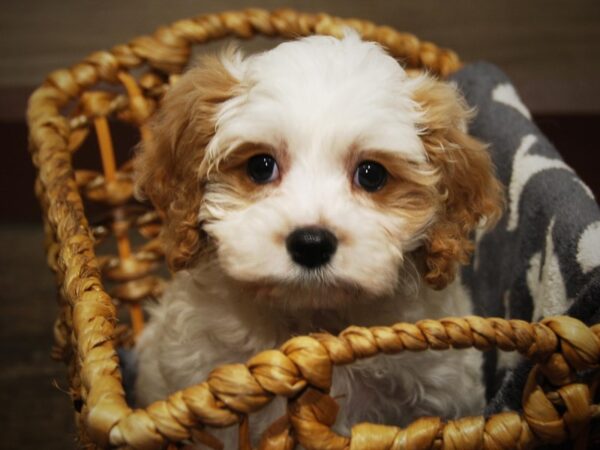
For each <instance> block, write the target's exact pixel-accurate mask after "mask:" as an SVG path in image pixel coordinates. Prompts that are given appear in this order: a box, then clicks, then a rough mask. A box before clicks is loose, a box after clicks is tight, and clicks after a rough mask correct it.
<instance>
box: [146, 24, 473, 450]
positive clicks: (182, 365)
mask: <svg viewBox="0 0 600 450" xmlns="http://www.w3.org/2000/svg"><path fill="white" fill-rule="evenodd" d="M224 62H225V67H227V68H228V70H229V71H230V72H231V73H232V75H233V76H234V77H235V78H236V79H237V80H239V82H240V84H239V87H238V91H239V92H238V93H237V95H236V96H235V97H233V98H232V99H231V100H229V101H227V102H226V103H225V104H224V105H223V106H222V107H221V109H220V110H219V113H218V116H217V131H216V135H215V136H214V138H213V139H212V141H211V142H210V144H209V146H208V149H207V158H206V162H205V164H208V166H209V167H211V170H213V169H214V170H215V171H217V172H218V166H219V162H220V161H222V160H223V159H224V158H225V157H226V156H227V154H229V153H230V152H231V151H234V149H235V148H236V147H237V146H238V145H240V144H241V143H244V142H260V143H264V144H270V145H272V146H273V147H283V148H284V151H285V152H286V154H287V155H288V161H287V162H286V163H285V164H283V162H282V167H280V170H281V182H280V183H279V184H278V185H277V186H275V187H274V188H272V189H271V191H269V193H268V194H267V195H264V196H261V197H260V199H258V200H256V201H254V202H253V203H251V204H247V203H246V202H245V201H244V199H238V198H235V196H232V194H231V192H229V191H228V189H227V187H226V186H225V187H224V186H223V185H221V184H219V183H211V182H210V178H209V182H208V184H207V186H206V192H205V197H204V201H203V204H202V206H201V209H200V211H199V216H198V217H199V221H200V222H201V223H202V226H203V229H204V231H205V232H206V233H207V234H208V235H209V236H210V237H211V238H212V239H213V240H214V242H216V243H217V255H218V257H217V258H215V259H214V260H206V259H202V258H201V259H200V262H199V264H198V266H197V267H195V268H193V269H192V270H189V271H185V272H180V273H178V274H176V275H175V277H174V280H173V282H172V283H171V284H170V286H169V288H168V290H167V292H166V293H165V294H164V296H163V297H162V299H161V300H160V302H159V303H158V304H157V305H156V306H155V307H154V308H153V309H152V310H151V320H150V323H149V324H148V326H147V327H146V329H145V330H144V332H143V334H142V336H141V338H140V340H139V342H138V345H137V351H138V359H139V376H138V381H137V398H138V400H139V402H140V404H141V405H146V404H148V403H150V402H152V401H155V400H159V399H163V398H165V397H166V396H167V395H168V394H169V393H172V392H174V391H176V390H179V389H183V388H185V387H187V386H190V385H192V384H194V383H198V382H201V381H203V380H205V379H206V378H207V376H208V374H209V372H210V370H212V369H213V368H214V367H216V366H218V365H220V364H225V363H233V362H244V361H246V360H247V359H248V358H250V357H251V356H253V355H254V354H256V353H258V352H260V351H262V350H265V349H269V348H274V347H277V346H279V345H281V344H282V343H283V342H285V341H286V340H287V339H289V338H290V337H292V336H294V335H298V334H306V333H310V332H313V331H321V330H327V331H330V332H332V333H337V332H339V331H341V330H342V329H343V328H345V327H347V326H349V325H352V324H354V325H363V326H369V325H386V324H393V323H395V322H399V321H410V322H414V321H416V320H419V319H424V318H440V317H443V316H449V315H452V316H459V315H467V314H470V313H471V312H472V311H471V305H470V300H469V296H468V294H467V293H466V292H464V290H463V289H462V287H461V285H460V282H455V283H454V284H452V285H451V286H450V287H448V288H447V289H445V290H444V291H443V292H436V291H433V290H431V289H429V288H427V287H426V286H425V285H424V284H422V283H421V281H420V279H419V276H418V275H417V270H416V269H415V268H414V267H413V265H412V260H411V258H410V257H407V255H408V253H409V252H410V251H412V250H414V249H415V248H417V247H418V246H419V245H420V244H421V239H422V235H423V231H424V230H417V231H414V230H413V231H412V232H410V233H409V232H407V231H406V230H407V225H408V221H409V220H410V219H409V218H408V217H406V216H403V215H402V214H398V215H391V214H389V213H387V212H386V211H384V210H382V209H381V208H376V207H374V205H373V203H372V201H370V199H369V198H368V196H364V195H357V194H356V193H355V192H353V190H352V184H351V183H352V173H349V168H348V167H347V160H348V152H350V151H351V150H350V149H354V150H352V151H355V152H357V155H356V156H357V157H358V158H359V157H360V151H361V149H377V150H379V151H385V152H390V153H392V154H394V155H397V157H399V158H404V159H407V160H411V161H417V162H419V161H420V162H423V161H425V160H426V154H425V151H424V148H423V144H422V142H421V140H420V138H419V133H420V130H419V129H418V128H417V127H416V126H415V123H417V122H418V119H419V117H420V115H421V114H422V112H421V111H420V110H419V108H418V106H417V105H415V104H414V102H413V101H412V100H411V95H410V94H411V92H412V91H413V90H414V88H415V86H417V85H418V83H419V82H420V79H419V78H416V79H411V78H408V77H407V75H406V74H405V72H404V71H403V69H402V68H401V67H400V65H399V64H398V63H397V62H396V61H395V60H394V59H393V58H391V57H390V56H388V55H387V54H386V53H385V52H384V51H383V50H382V49H381V48H379V47H378V46H377V45H375V44H372V43H365V42H361V41H360V39H359V38H358V37H357V36H356V35H354V34H349V35H348V36H346V37H345V38H344V39H343V40H338V39H335V38H330V37H310V38H305V39H302V40H300V41H295V42H289V43H285V44H281V45H280V46H278V47H276V48H275V49H273V50H271V51H269V52H266V53H263V54H259V55H256V56H251V57H248V58H246V59H243V58H242V57H241V56H240V55H239V54H231V55H230V56H229V57H228V59H226V60H225V61H224ZM357 149H358V150H357ZM351 171H352V168H350V172H351ZM433 220H435V217H433V215H432V217H430V218H429V220H428V221H427V223H429V222H430V221H433ZM306 225H320V226H324V227H327V228H328V229H330V230H331V231H332V232H333V233H335V234H336V235H337V236H338V237H339V245H338V249H337V251H336V253H335V254H334V256H333V258H332V260H331V261H330V263H329V264H328V265H327V266H326V267H324V268H320V269H318V270H313V271H309V270H306V269H303V268H301V267H300V266H298V265H296V264H295V263H294V262H293V261H292V260H291V258H290V257H289V255H288V253H287V250H286V247H285V243H284V241H285V237H286V236H287V235H288V234H289V233H290V232H291V231H293V230H294V229H295V228H297V227H301V226H306ZM341 236H344V237H343V238H341ZM480 366H481V358H480V356H479V354H478V353H477V352H475V351H470V350H461V351H457V350H453V351H445V352H429V351H428V352H422V353H408V352H407V353H404V354H400V355H397V356H393V357H390V356H378V357H375V358H371V359H368V360H364V361H361V362H359V363H357V364H354V365H352V366H348V367H340V368H336V370H335V372H334V382H333V388H332V394H333V395H334V396H339V401H340V403H342V406H343V408H342V410H341V413H340V416H339V417H338V422H337V425H336V426H337V429H338V430H340V431H343V432H348V430H349V428H350V427H351V426H352V424H354V423H356V422H357V421H374V422H385V423H395V424H400V425H406V424H407V423H409V422H410V421H411V420H413V419H415V418H416V417H419V416H422V415H441V416H444V417H455V416H458V415H465V414H476V413H478V412H480V411H481V408H482V407H483V402H484V399H483V386H482V376H481V367H480ZM283 408H284V405H283V403H282V402H281V401H278V402H274V403H273V404H272V405H270V406H269V407H268V408H267V409H266V410H265V411H264V412H261V413H259V414H257V415H255V416H253V418H252V421H253V422H259V423H257V424H255V425H256V429H258V430H260V429H263V428H264V426H265V425H266V424H268V423H270V422H271V421H272V420H274V419H275V418H277V417H279V416H280V415H281V414H282V413H283V411H284V410H283ZM220 435H221V436H222V437H224V439H225V440H226V448H234V441H235V439H236V437H235V436H236V432H235V430H232V431H229V432H224V433H223V432H222V433H220Z"/></svg>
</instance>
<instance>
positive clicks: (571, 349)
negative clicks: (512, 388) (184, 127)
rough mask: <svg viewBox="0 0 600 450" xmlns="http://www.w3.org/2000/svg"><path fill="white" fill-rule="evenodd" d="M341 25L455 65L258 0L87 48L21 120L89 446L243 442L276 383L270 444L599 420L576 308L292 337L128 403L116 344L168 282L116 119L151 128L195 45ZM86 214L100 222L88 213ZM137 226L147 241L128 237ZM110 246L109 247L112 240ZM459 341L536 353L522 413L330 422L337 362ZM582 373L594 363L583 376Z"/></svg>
mask: <svg viewBox="0 0 600 450" xmlns="http://www.w3.org/2000/svg"><path fill="white" fill-rule="evenodd" d="M344 26H350V27H353V28H355V29H357V30H358V31H359V33H360V34H361V35H362V36H363V37H364V38H365V39H367V40H372V41H377V42H379V43H381V44H382V45H383V46H384V47H386V48H387V49H388V51H389V52H390V53H391V54H393V55H394V56H396V57H398V58H399V59H401V60H402V61H403V62H404V63H405V64H406V66H407V67H408V68H414V69H427V70H429V71H430V72H433V73H436V74H438V75H440V76H446V75H448V74H449V73H452V72H453V71H455V70H456V69H457V68H458V67H459V66H460V62H459V59H458V57H457V56H456V54H455V53H454V52H452V51H450V50H445V49H440V48H438V47H437V46H436V45H434V44H432V43H429V42H422V41H420V40H419V39H418V38H416V37H415V36H413V35H411V34H407V33H399V32H397V31H395V30H393V29H391V28H389V27H382V26H376V25H374V24H373V23H371V22H368V21H364V20H358V19H347V20H346V19H339V18H334V17H331V16H328V15H326V14H304V13H298V12H295V11H291V10H279V11H275V12H268V11H264V10H258V9H249V10H244V11H234V12H224V13H221V14H209V15H204V16H200V17H196V18H192V19H185V20H181V21H178V22H175V23H173V24H171V25H169V26H166V27H162V28H159V29H158V30H157V31H156V32H155V34H154V35H152V36H142V37H139V38H136V39H134V40H132V41H131V42H130V43H129V44H126V45H118V46H116V47H114V48H113V49H111V50H110V51H99V52H96V53H93V54H91V55H90V56H89V57H87V58H86V59H84V60H83V61H81V62H80V63H78V64H76V65H74V66H72V67H71V68H70V69H63V70H57V71H55V72H53V73H51V74H50V75H49V76H48V78H47V79H46V81H45V82H44V83H43V85H42V86H40V87H39V88H38V89H37V90H36V91H35V92H34V93H33V94H32V96H31V98H30V102H29V108H28V112H27V119H28V123H29V129H30V149H31V153H32V158H33V162H34V164H35V166H36V167H37V169H38V177H37V181H36V185H35V189H36V193H37V195H38V198H39V201H40V203H41V205H42V209H43V213H44V224H45V232H46V252H47V259H48V264H49V266H50V267H51V269H52V270H53V271H54V272H55V273H56V280H57V285H58V288H59V289H58V291H59V295H58V298H59V304H60V312H59V316H58V318H57V321H56V326H55V342H56V344H55V347H54V356H55V357H56V358H58V359H61V360H64V361H65V362H66V363H67V364H68V366H69V375H70V392H71V396H72V398H73V402H74V405H75V410H76V420H77V422H78V426H79V431H80V433H79V434H80V441H81V444H82V445H83V446H86V447H100V448H106V447H126V448H136V449H154V448H162V447H164V446H166V445H169V443H172V444H173V443H182V442H186V441H191V440H194V441H196V442H202V443H204V444H205V445H207V446H209V447H212V448H220V442H219V441H218V440H216V439H215V438H214V437H213V436H212V435H211V434H210V433H209V432H208V431H207V430H206V428H205V427H206V426H216V427H226V426H235V425H237V426H238V427H239V433H240V448H242V449H250V448H251V445H250V440H249V437H248V436H249V431H248V427H249V425H248V415H249V414H250V413H253V412H255V411H257V410H259V409H260V408H262V407H263V406H265V405H266V404H267V403H269V402H270V401H271V400H272V399H273V398H274V397H275V396H284V397H286V398H287V399H288V414H287V415H286V416H285V417H282V418H281V419H280V420H278V421H277V422H276V423H274V424H273V425H272V426H271V427H270V428H269V429H268V430H266V432H265V433H264V434H263V437H262V440H261V442H260V444H259V448H261V449H265V450H266V449H268V450H275V449H277V450H280V449H281V450H283V449H291V448H294V446H295V445H297V444H301V445H302V446H303V447H304V448H307V449H331V450H338V449H339V450H341V449H353V450H358V449H370V450H375V449H381V450H383V449H386V450H387V449H404V448H407V449H434V448H435V449H438V448H444V449H445V448H448V449H450V448H452V449H477V448H486V449H487V448H489V449H509V448H532V447H536V446H539V445H542V444H545V443H552V444H555V443H559V442H564V441H567V440H571V441H574V445H575V447H578V448H586V447H587V446H588V445H591V440H593V439H594V427H593V425H594V419H596V418H598V416H600V407H599V405H597V404H594V403H593V399H594V396H595V391H596V387H597V384H598V380H599V379H600V378H599V376H598V371H597V369H598V364H599V362H600V325H596V326H594V327H591V328H590V327H587V326H585V325H584V324H582V323H581V322H579V321H577V320H575V319H573V318H570V317H552V318H548V319H545V320H544V321H543V322H541V323H527V322H523V321H520V320H504V319H498V318H481V317H474V316H473V317H466V318H447V319H443V320H423V321H420V322H418V323H416V324H408V323H399V324H396V325H394V326H391V327H387V326H386V327H371V328H361V327H350V328H348V329H346V330H345V331H343V332H342V333H341V334H340V335H339V336H332V335H328V334H314V335H311V336H302V337H296V338H293V339H291V340H289V341H288V342H286V343H285V344H284V345H283V346H282V347H281V348H280V349H278V350H268V351H265V352H262V353H260V354H258V355H256V356H255V357H253V358H251V359H250V360H249V361H248V362H247V363H246V364H233V365H227V366H222V367H218V368H216V369H215V370H214V371H213V372H212V373H211V375H210V376H209V378H208V380H206V381H205V382H203V383H201V384H198V385H195V386H190V387H189V388H187V389H184V390H182V391H179V392H176V393H175V394H173V395H171V396H170V397H169V398H167V399H164V400H163V401H159V402H156V403H154V404H152V405H151V406H149V407H148V408H146V409H132V408H130V407H129V406H128V404H127V403H126V401H125V391H124V388H123V385H122V380H121V372H120V368H119V359H118V356H117V353H116V348H117V346H119V345H130V344H131V341H132V340H133V339H134V337H135V334H137V333H138V332H139V331H140V330H141V327H142V326H143V316H142V313H141V306H140V302H141V301H142V300H144V299H146V298H149V297H153V296H156V295H159V294H160V291H161V289H162V286H163V284H164V281H163V280H161V278H160V277H159V276H158V275H156V270H157V269H158V267H159V266H160V264H161V261H162V259H163V254H162V251H161V245H160V242H159V240H158V237H157V236H158V233H159V231H160V226H161V225H160V217H159V216H158V214H157V213H156V212H154V211H153V210H152V208H151V207H150V206H148V205H143V204H140V203H137V202H135V201H134V200H133V198H132V193H133V187H132V186H133V184H132V172H131V164H130V163H129V162H128V163H125V164H123V165H121V166H120V167H117V164H116V162H115V155H114V152H113V143H112V139H111V135H110V129H109V121H108V119H109V118H110V119H116V120H120V121H124V122H127V123H129V124H132V125H134V126H135V127H137V128H138V129H139V130H140V134H141V138H142V139H148V138H149V135H148V131H147V130H146V128H145V126H144V123H145V121H146V120H147V118H148V117H149V116H150V115H151V114H152V112H153V111H154V110H155V109H156V107H157V104H158V103H159V100H160V98H161V96H162V95H163V93H164V92H165V91H166V90H167V89H168V88H169V85H170V84H171V83H173V82H175V81H176V79H177V74H179V73H181V71H182V70H183V69H184V67H185V66H186V64H187V63H188V61H189V58H190V55H191V50H192V47H193V45H196V44H201V43H205V42H208V41H211V40H215V39H221V38H224V37H228V36H234V37H238V38H251V37H253V36H254V35H256V34H262V35H266V36H283V37H289V38H293V37H298V36H305V35H310V34H331V35H340V34H341V33H342V30H343V27H344ZM134 69H135V70H134ZM107 86H108V87H107ZM93 134H95V135H96V138H97V140H98V146H99V148H100V151H101V158H102V171H95V170H82V169H80V170H76V169H75V168H74V167H73V164H72V160H73V157H74V153H75V152H76V151H77V150H78V149H79V148H80V147H81V145H82V144H83V142H84V141H85V140H86V139H87V138H88V136H89V135H93ZM84 205H85V209H84ZM89 211H94V212H95V213H94V214H95V215H96V216H97V217H99V219H97V220H91V219H90V218H89V217H86V212H88V213H89ZM134 235H137V237H138V240H139V237H140V236H141V237H142V238H143V240H144V242H143V243H142V244H141V245H139V246H133V244H132V237H133V236H134ZM111 243H112V245H113V247H114V248H115V249H116V250H115V251H113V252H110V251H108V250H106V249H104V250H103V248H104V247H110V244H111ZM115 243H116V245H114V244H115ZM120 306H124V307H126V308H128V309H129V312H130V316H131V327H129V326H125V325H123V324H117V307H120ZM451 347H452V348H469V347H474V348H477V349H479V350H488V349H492V348H499V349H502V350H505V351H518V352H519V353H521V354H522V355H524V356H526V357H527V358H529V359H531V360H532V361H533V362H534V363H535V366H534V368H533V370H532V371H531V373H530V375H529V378H528V381H527V385H526V388H525V390H524V392H523V399H522V411H520V412H505V413H501V414H497V415H494V416H491V417H487V418H486V417H482V416H481V417H468V418H462V419H458V420H454V421H447V422H445V421H443V420H441V419H440V418H423V419H419V420H418V421H416V422H414V423H413V424H411V425H409V426H408V427H406V428H404V429H401V428H398V427H393V426H385V425H373V424H359V425H356V426H355V427H354V428H353V429H352V433H351V436H340V435H338V434H336V433H335V432H334V431H332V429H331V426H332V425H333V423H334V421H335V417H336V412H337V408H338V407H337V405H336V403H335V401H334V400H333V399H332V398H331V397H330V396H329V395H328V389H329V387H330V385H331V375H332V368H333V366H334V365H345V364H351V363H352V362H354V361H356V360H358V359H361V358H368V357H371V356H374V355H376V354H379V353H387V354H393V353H398V352H401V351H423V350H426V349H433V350H439V351H443V350H445V349H448V348H451ZM590 370H592V371H591V372H590ZM582 371H587V372H588V376H587V377H585V378H581V377H580V376H578V374H579V373H581V372H582ZM590 373H592V375H590ZM583 379H584V380H585V381H582V380H583ZM590 431H591V433H590ZM590 439H591V440H590ZM181 445H183V444H181Z"/></svg>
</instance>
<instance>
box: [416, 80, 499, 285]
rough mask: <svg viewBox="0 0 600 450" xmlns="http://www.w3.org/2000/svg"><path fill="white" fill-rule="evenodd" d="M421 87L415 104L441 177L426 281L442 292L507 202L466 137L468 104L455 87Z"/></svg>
mask: <svg viewBox="0 0 600 450" xmlns="http://www.w3.org/2000/svg"><path fill="white" fill-rule="evenodd" d="M420 81H421V83H419V84H418V87H417V89H416V91H415V94H414V97H413V98H414V100H415V101H416V102H417V103H418V104H419V105H420V107H421V108H422V112H423V120H422V122H421V123H420V124H419V125H420V127H422V128H423V134H422V136H421V139H422V140H423V142H424V144H425V149H426V152H427V156H428V159H429V161H430V163H431V164H432V165H433V166H434V167H436V168H437V169H438V170H439V173H440V182H439V184H438V186H437V189H438V194H439V205H438V212H437V217H436V221H435V222H434V223H433V224H432V225H431V226H430V228H429V229H428V231H427V233H426V239H425V247H424V267H425V274H424V278H425V281H426V282H427V283H428V284H429V285H430V286H432V287H433V288H434V289H442V288H444V287H445V286H446V285H447V284H448V283H450V282H452V281H453V280H454V278H455V276H456V271H457V269H458V265H459V264H467V263H468V262H469V259H470V256H471V253H472V252H473V249H474V244H473V242H472V234H473V231H474V230H475V228H477V227H478V226H480V225H483V226H484V227H486V228H487V227H491V226H493V225H494V224H495V223H496V222H497V220H498V219H499V217H500V215H501V214H502V209H503V205H504V197H503V188H502V186H501V184H500V183H499V181H498V180H497V179H496V177H495V174H494V167H493V164H492V162H491V159H490V156H489V153H488V152H487V149H486V146H485V145H484V144H483V143H481V142H480V141H478V140H477V139H475V138H473V137H472V136H469V135H468V134H467V132H466V124H467V122H468V120H469V119H470V116H471V114H472V113H471V111H470V110H469V108H468V107H467V105H466V103H465V101H464V99H463V98H462V97H461V96H460V94H459V93H458V92H457V90H456V89H455V88H454V87H453V86H451V85H450V84H447V83H443V82H440V81H437V80H435V79H433V78H430V77H423V78H421V80H420Z"/></svg>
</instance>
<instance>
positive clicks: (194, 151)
mask: <svg viewBox="0 0 600 450" xmlns="http://www.w3.org/2000/svg"><path fill="white" fill-rule="evenodd" d="M236 84H237V81H236V80H235V78H233V77H232V75H231V74H230V73H229V71H228V70H227V69H226V68H225V66H224V64H223V62H222V59H220V58H218V57H204V58H203V59H201V60H200V61H199V65H198V66H197V67H195V68H194V69H192V70H190V71H188V72H187V73H186V74H185V75H183V76H182V77H181V79H180V80H179V81H177V82H176V83H175V84H174V86H172V87H171V88H170V89H169V91H168V92H167V93H166V94H165V96H164V98H163V100H162V102H161V105H160V108H159V110H158V111H157V113H156V114H155V115H154V117H153V118H152V119H151V120H150V123H149V129H150V135H151V137H150V139H149V140H148V141H147V142H145V143H143V144H142V146H141V148H140V152H139V153H138V155H137V157H136V160H135V172H136V178H137V180H136V191H137V193H138V194H139V195H140V196H141V197H147V198H149V199H150V201H151V202H152V203H153V204H154V206H155V207H156V209H157V210H158V212H159V214H160V215H161V216H162V218H163V220H164V227H163V232H162V240H163V243H164V246H165V254H166V258H167V262H168V264H169V267H170V268H171V270H180V269H183V268H185V267H189V266H190V265H191V264H192V263H193V261H194V259H195V257H196V256H197V254H198V252H199V250H200V246H201V242H200V241H201V239H200V230H199V224H198V213H199V210H200V203H201V201H202V195H203V189H204V183H205V176H206V174H205V173H203V171H204V169H202V167H203V166H204V165H203V164H202V162H203V159H204V157H205V148H206V146H207V145H208V143H209V141H210V139H211V138H212V136H213V135H214V133H215V120H216V113H217V109H218V107H219V105H220V104H221V103H223V102H224V101H226V100H228V99H229V98H231V97H232V95H233V90H234V87H235V85H236Z"/></svg>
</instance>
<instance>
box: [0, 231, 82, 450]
mask: <svg viewBox="0 0 600 450" xmlns="http://www.w3.org/2000/svg"><path fill="white" fill-rule="evenodd" d="M54 295H55V288H54V280H53V276H52V274H51V272H50V270H49V269H48V268H47V267H46V263H45V261H44V255H43V244H42V228H41V225H38V224H10V225H6V224H4V225H0V405H1V407H0V424H2V425H1V427H2V432H0V448H1V449H7V450H9V449H10V450H12V449H46V450H50V449H69V448H75V447H76V446H75V428H74V425H73V413H72V406H71V403H70V399H69V396H68V395H67V394H66V393H65V391H66V387H67V386H66V371H65V368H64V367H63V365H62V364H61V363H58V362H55V361H53V360H51V359H50V348H51V345H52V324H53V321H54V316H55V314H56V311H57V307H56V302H55V297H54Z"/></svg>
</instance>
